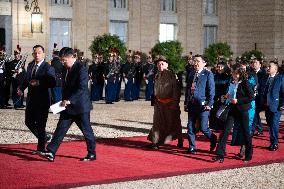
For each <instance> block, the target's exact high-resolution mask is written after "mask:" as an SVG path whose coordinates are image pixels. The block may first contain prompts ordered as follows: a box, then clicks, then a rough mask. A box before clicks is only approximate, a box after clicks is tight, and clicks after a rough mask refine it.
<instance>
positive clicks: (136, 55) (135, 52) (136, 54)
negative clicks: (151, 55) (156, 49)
mask: <svg viewBox="0 0 284 189" xmlns="http://www.w3.org/2000/svg"><path fill="white" fill-rule="evenodd" d="M133 54H134V57H139V58H140V57H141V54H142V53H141V52H140V51H134V53H133Z"/></svg>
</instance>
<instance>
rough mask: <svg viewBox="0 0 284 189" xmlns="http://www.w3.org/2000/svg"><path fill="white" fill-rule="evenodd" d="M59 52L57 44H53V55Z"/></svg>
mask: <svg viewBox="0 0 284 189" xmlns="http://www.w3.org/2000/svg"><path fill="white" fill-rule="evenodd" d="M54 52H59V49H58V48H57V43H53V53H54Z"/></svg>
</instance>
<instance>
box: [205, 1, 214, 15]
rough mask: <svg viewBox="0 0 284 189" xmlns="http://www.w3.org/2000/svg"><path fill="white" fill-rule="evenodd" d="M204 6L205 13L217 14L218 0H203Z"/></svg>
mask: <svg viewBox="0 0 284 189" xmlns="http://www.w3.org/2000/svg"><path fill="white" fill-rule="evenodd" d="M203 6H204V13H205V14H207V15H212V14H213V15H214V14H216V0H203Z"/></svg>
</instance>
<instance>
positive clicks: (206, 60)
mask: <svg viewBox="0 0 284 189" xmlns="http://www.w3.org/2000/svg"><path fill="white" fill-rule="evenodd" d="M193 57H194V58H197V57H201V58H202V60H204V62H206V63H208V59H207V58H206V57H205V56H203V55H201V54H196V55H194V56H193Z"/></svg>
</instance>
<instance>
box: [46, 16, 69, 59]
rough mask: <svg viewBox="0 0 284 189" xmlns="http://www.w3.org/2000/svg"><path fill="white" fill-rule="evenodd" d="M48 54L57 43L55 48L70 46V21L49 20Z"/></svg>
mask: <svg viewBox="0 0 284 189" xmlns="http://www.w3.org/2000/svg"><path fill="white" fill-rule="evenodd" d="M49 41H50V42H49V52H50V54H51V52H52V50H53V44H54V43H57V48H59V49H60V48H62V47H70V46H71V21H69V20H60V19H51V20H50V40H49Z"/></svg>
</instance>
